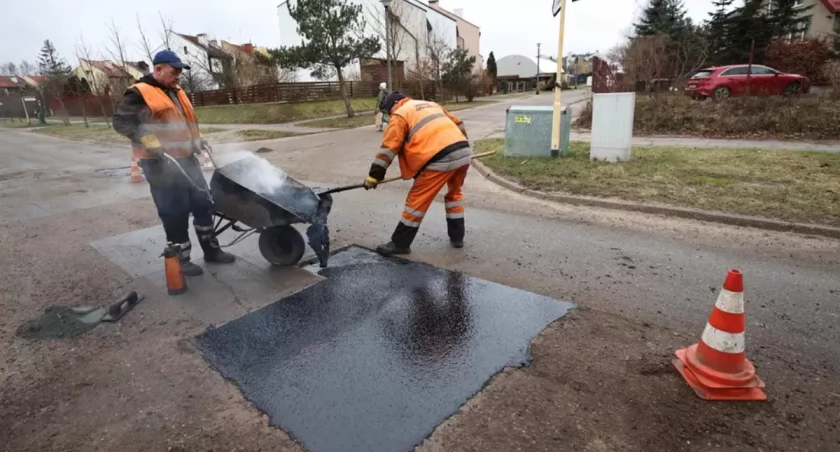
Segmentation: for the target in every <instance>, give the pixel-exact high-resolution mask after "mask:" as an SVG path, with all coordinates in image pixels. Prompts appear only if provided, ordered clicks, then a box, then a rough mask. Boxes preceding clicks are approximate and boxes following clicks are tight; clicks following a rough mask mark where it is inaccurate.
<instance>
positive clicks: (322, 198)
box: [165, 149, 495, 267]
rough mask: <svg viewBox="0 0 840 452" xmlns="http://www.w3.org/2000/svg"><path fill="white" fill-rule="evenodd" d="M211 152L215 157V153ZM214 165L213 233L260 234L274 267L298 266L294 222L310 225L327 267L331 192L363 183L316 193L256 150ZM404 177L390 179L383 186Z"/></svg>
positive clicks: (299, 246)
mask: <svg viewBox="0 0 840 452" xmlns="http://www.w3.org/2000/svg"><path fill="white" fill-rule="evenodd" d="M208 151H209V149H208ZM492 154H495V151H491V152H485V153H483V154H476V155H474V156H473V158H481V157H485V156H488V155H492ZM208 155H211V157H210V158H211V160H213V157H212V151H210V152H208ZM165 156H166V157H168V158H169V160H170V161H171V162H172V163H173V164H174V165H176V166H177V167H178V169H179V170H180V171H181V172H182V173H183V175H184V177H186V178H187V179H189V180H190V182H192V183H193V185H194V186H195V187H196V188H197V189H199V190H202V191H206V190H204V189H202V188H201V187H199V186H198V185H196V184H195V182H194V181H192V179H191V178H190V177H189V175H187V173H186V172H185V171H184V170H183V168H181V166H180V165H179V164H178V162H177V161H176V160H175V159H173V158H171V157H170V156H169V155H167V154H165ZM213 166H214V167H215V168H216V170H215V171H214V172H213V176H212V177H211V179H210V191H209V193H208V196H209V197H210V201H211V202H212V203H213V205H214V215H215V216H216V218H217V220H216V222H215V224H214V226H213V232H214V233H215V235H216V236H219V235H220V234H221V233H222V232H225V231H227V230H228V229H231V230H233V231H236V232H238V233H239V235H238V236H237V237H236V238H235V239H233V241H231V242H230V243H228V244H226V245H223V246H224V247H228V246H232V245H235V244H237V243H239V242H241V241H242V240H244V239H245V238H247V237H249V236H250V235H252V234H255V233H259V234H260V238H259V249H260V254H262V256H263V258H265V260H267V261H268V262H269V263H271V264H273V265H295V264H297V263H298V262H299V261H300V259H301V258H302V257H303V255H304V253H305V252H306V242H305V241H304V238H303V235H302V234H301V233H300V232H298V230H297V229H296V228H294V227H293V226H292V225H293V224H301V223H310V227H309V228H308V229H307V235H308V236H309V246H310V247H312V249H313V251H315V254H316V255H317V256H318V258H319V260H320V262H321V266H322V267H326V265H327V258H328V255H329V230H328V228H327V226H326V220H327V215H329V212H330V209H331V208H332V197H331V194H332V193H339V192H343V191H347V190H354V189H358V188H362V184H355V185H347V186H344V187H337V188H332V189H329V190H320V191H317V192H316V191H315V190H313V189H311V188H309V187H307V186H306V185H303V184H302V183H300V182H298V181H296V180H295V179H293V178H291V177H289V176H288V175H286V174H285V173H283V172H282V171H280V170H278V169H277V168H275V167H274V166H272V165H271V164H269V163H268V162H266V161H265V160H263V159H261V158H259V157H257V156H256V155H254V154H250V155H248V156H247V157H244V158H242V159H239V160H236V161H233V162H230V163H227V164H225V165H223V166H221V167H220V166H218V165H216V163H215V161H213ZM400 179H401V178H400V177H394V178H390V179H385V180H383V181H381V182H380V184H384V183H388V182H392V181H395V180H400ZM240 225H242V226H240ZM243 226H244V227H243Z"/></svg>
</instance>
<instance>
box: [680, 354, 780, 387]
mask: <svg viewBox="0 0 840 452" xmlns="http://www.w3.org/2000/svg"><path fill="white" fill-rule="evenodd" d="M697 346H698V344H694V345H691V346H689V347H687V348H683V349H680V350H677V351H676V352H674V353H675V354H676V355H677V358H679V360H680V361H682V363H683V364H684V365H685V366H686V367H687V368H688V370H690V371H691V374H692V375H693V376H694V378H695V380H697V381H698V382H699V383H700V384H701V385H703V386H704V387H706V388H711V389H736V388H740V389H747V388H763V387H764V382H763V381H761V379H760V378H758V375H756V374H755V368H754V367H753V365H752V363H751V362H750V360H748V359H746V358H744V363H743V369H742V370H741V371H740V372H737V373H724V372H720V371H717V370H715V369H712V368H710V367H709V366H707V365H704V364H702V363H701V362H700V360H699V359H698V358H697Z"/></svg>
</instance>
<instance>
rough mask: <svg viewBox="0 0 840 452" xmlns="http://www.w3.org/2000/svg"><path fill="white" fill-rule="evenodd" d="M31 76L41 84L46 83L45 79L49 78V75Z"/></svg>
mask: <svg viewBox="0 0 840 452" xmlns="http://www.w3.org/2000/svg"><path fill="white" fill-rule="evenodd" d="M29 78H30V79H32V81H33V82H35V83H37V84H39V85H40V84H41V83H44V80H46V79H47V76H46V75H30V76H29Z"/></svg>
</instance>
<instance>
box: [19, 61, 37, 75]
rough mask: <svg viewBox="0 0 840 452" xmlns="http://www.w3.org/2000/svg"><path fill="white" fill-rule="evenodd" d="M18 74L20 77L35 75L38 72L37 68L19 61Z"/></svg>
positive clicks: (26, 62)
mask: <svg viewBox="0 0 840 452" xmlns="http://www.w3.org/2000/svg"><path fill="white" fill-rule="evenodd" d="M18 72H20V75H35V73H36V72H38V68H37V67H36V66H35V65H33V64H31V63H30V62H28V61H26V60H20V65H19V66H18Z"/></svg>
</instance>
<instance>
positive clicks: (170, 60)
mask: <svg viewBox="0 0 840 452" xmlns="http://www.w3.org/2000/svg"><path fill="white" fill-rule="evenodd" d="M152 65H153V66H154V71H153V72H152V73H151V74H148V75H146V76H144V77H143V78H141V79H140V80H139V82H138V83H136V84H134V85H132V86H130V87H129V88H128V89H127V90H126V92H125V94H124V95H123V98H122V101H121V102H120V105H119V107H117V111H116V112H115V113H114V118H113V119H114V121H113V122H114V129H115V130H116V131H117V132H118V133H119V134H121V135H124V136H126V137H128V138H129V139H130V140H131V143H132V152H134V153H135V155H137V156H138V157H139V159H140V160H139V164H140V166H141V167H142V168H143V172H144V173H145V176H146V180H147V181H148V182H149V187H150V189H151V192H152V199H154V202H155V206H157V210H158V216H159V217H160V219H161V222H162V223H163V229H164V230H165V231H166V240H167V242H172V243H174V244H177V245H180V248H181V271H182V272H183V273H184V274H185V275H187V276H196V275H200V274H202V273H203V272H204V271H203V270H202V268H201V267H199V266H198V265H196V264H194V263H193V262H192V261H191V260H190V250H191V249H192V245H191V243H190V236H189V219H190V213H192V215H193V226H195V231H196V234H197V235H198V241H199V244H200V245H201V249H202V250H203V251H204V260H205V261H207V262H221V263H231V262H233V261H234V260H235V258H234V257H233V255H231V254H228V253H226V252H224V251H222V249H221V247H220V246H219V242H218V240H217V239H216V237H215V235H214V233H213V216H212V212H213V205H212V202H211V200H210V196H209V188H208V187H207V182H205V180H204V175H203V172H202V170H201V164H200V163H199V161H198V158H197V157H196V155H197V154H199V153H200V152H201V148H202V147H203V146H205V145H206V144H207V143H206V142H205V141H204V140H203V139H202V138H201V134H200V133H199V131H198V119H197V118H196V116H195V110H194V109H193V106H192V104H191V103H190V100H189V99H188V98H187V96H186V94H184V91H183V90H181V88H180V87H179V86H178V82H179V80H180V76H181V71H182V70H184V69H187V70H189V68H190V67H189V66H188V65H186V64H184V62H183V61H181V59H180V58H178V55H176V54H175V52H173V51H171V50H163V51H161V52H158V54H157V55H155V58H154V60H153V61H152ZM164 153H166V154H168V155H170V156H172V157H174V158H175V159H176V160H177V161H178V163H179V164H180V165H181V167H182V168H183V169H184V171H186V173H187V174H188V175H189V176H190V179H192V181H193V182H194V183H195V184H196V185H197V186H198V187H201V189H202V190H199V189H197V188H196V185H193V183H191V182H190V181H189V180H187V179H186V177H185V176H184V174H183V173H181V172H180V170H178V168H177V167H176V166H175V164H174V163H172V162H170V161H169V160H168V159H167V158H166V157H164V155H163V154H164Z"/></svg>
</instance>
